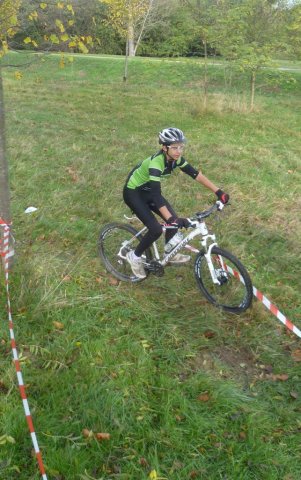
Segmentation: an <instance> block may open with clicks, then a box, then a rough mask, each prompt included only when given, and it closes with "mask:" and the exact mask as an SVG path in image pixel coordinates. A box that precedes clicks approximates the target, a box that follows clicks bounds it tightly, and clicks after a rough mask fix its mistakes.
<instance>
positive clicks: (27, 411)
mask: <svg viewBox="0 0 301 480" xmlns="http://www.w3.org/2000/svg"><path fill="white" fill-rule="evenodd" d="M0 226H1V227H3V229H4V235H3V250H2V252H1V255H2V256H3V257H4V270H5V288H6V305H7V312H8V325H9V335H10V343H11V350H12V356H13V362H14V365H15V369H16V374H17V380H18V385H19V391H20V396H21V399H22V403H23V408H24V412H25V417H26V421H27V425H28V429H29V431H30V436H31V441H32V444H33V447H34V451H35V455H36V459H37V462H38V466H39V469H40V473H41V475H42V479H43V480H47V475H46V472H45V467H44V464H43V460H42V455H41V452H40V449H39V445H38V441H37V437H36V434H35V431H34V425H33V420H32V416H31V413H30V409H29V405H28V401H27V397H26V392H25V386H24V382H23V377H22V372H21V367H20V361H19V356H18V351H17V347H16V341H15V334H14V325H13V319H12V313H11V302H10V293H9V260H8V259H9V257H10V256H11V251H9V238H10V229H9V226H8V225H7V224H6V223H5V222H4V221H3V220H2V219H1V218H0Z"/></svg>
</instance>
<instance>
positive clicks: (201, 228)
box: [118, 220, 226, 285]
mask: <svg viewBox="0 0 301 480" xmlns="http://www.w3.org/2000/svg"><path fill="white" fill-rule="evenodd" d="M190 222H191V226H192V227H194V229H193V230H192V231H191V232H189V233H188V235H186V236H185V237H184V238H183V239H182V240H181V242H179V244H178V245H176V246H175V247H174V248H173V250H172V251H171V252H170V253H168V254H167V255H164V257H163V258H162V259H161V258H160V254H159V249H158V246H157V243H156V242H154V243H153V244H152V247H153V251H154V257H155V260H156V261H157V262H159V263H160V264H161V265H162V267H165V266H166V265H167V264H168V262H169V261H170V260H172V258H173V257H174V256H175V255H176V254H177V253H178V252H179V251H180V250H181V249H182V248H186V249H187V250H190V251H192V252H194V253H199V252H200V250H198V249H197V248H195V247H191V246H190V245H188V244H189V242H190V241H191V240H193V239H194V238H195V237H197V236H200V237H202V238H201V240H200V243H201V245H202V247H203V248H204V249H205V252H206V253H205V254H204V256H205V258H206V261H207V263H208V268H209V271H210V274H211V278H212V281H213V283H215V284H217V285H220V284H221V282H220V281H219V280H218V276H217V273H216V269H215V268H214V266H213V263H212V259H211V251H212V248H213V247H214V246H217V243H216V236H215V235H214V234H209V232H208V229H207V226H206V224H205V222H204V220H201V221H199V220H191V221H190ZM146 231H147V227H143V228H142V229H141V230H140V231H139V232H137V234H136V235H135V237H133V240H134V238H136V237H138V236H140V235H143V234H144V233H145V232H146ZM163 231H166V227H165V226H163ZM133 240H130V241H126V242H123V243H122V245H121V248H120V250H119V252H118V256H119V257H120V258H122V259H126V258H125V256H124V255H123V254H122V251H123V249H124V247H125V246H126V245H129V244H131V243H132V241H133ZM142 258H143V260H144V257H143V256H142ZM144 263H145V266H147V262H146V261H145V260H144ZM220 263H221V265H220V266H221V269H223V271H225V268H226V267H225V265H224V262H223V259H222V258H220Z"/></svg>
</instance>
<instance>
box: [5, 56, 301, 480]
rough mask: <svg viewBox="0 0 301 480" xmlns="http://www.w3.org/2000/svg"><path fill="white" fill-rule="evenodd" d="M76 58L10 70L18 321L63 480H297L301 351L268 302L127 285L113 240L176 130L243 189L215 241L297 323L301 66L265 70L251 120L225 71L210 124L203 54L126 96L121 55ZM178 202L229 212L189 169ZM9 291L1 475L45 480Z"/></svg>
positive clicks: (178, 271)
mask: <svg viewBox="0 0 301 480" xmlns="http://www.w3.org/2000/svg"><path fill="white" fill-rule="evenodd" d="M19 58H22V59H23V60H24V61H26V59H27V57H23V56H22V57H19V56H16V55H15V56H13V57H12V58H11V59H10V61H11V62H15V63H18V62H19ZM65 63H66V65H65V68H60V67H59V65H58V58H57V57H55V58H54V57H46V58H44V60H43V61H42V62H40V61H36V62H35V63H34V64H32V65H31V66H29V67H27V68H25V69H24V68H23V69H22V78H21V79H18V78H17V77H19V75H16V71H18V70H21V69H14V70H12V69H8V70H5V72H4V79H5V82H4V85H5V100H6V128H7V132H6V136H7V147H8V158H9V162H10V181H11V199H12V216H13V225H14V227H13V228H14V235H15V237H16V260H15V265H14V268H13V270H12V272H11V277H10V278H11V295H12V310H13V319H14V325H15V334H16V340H17V345H18V351H19V354H20V357H21V366H22V372H23V376H24V380H25V383H26V391H27V394H28V399H29V404H30V407H31V411H32V415H33V419H34V424H35V428H36V432H37V436H38V440H39V444H40V448H41V450H42V454H43V459H44V462H45V465H46V469H47V475H48V478H49V479H50V480H77V479H78V480H90V479H98V480H100V479H120V480H125V479H131V480H143V479H149V478H150V479H153V480H156V479H157V480H163V479H168V480H187V479H204V480H208V479H210V480H221V479H223V480H226V479H227V480H255V479H256V480H276V479H277V480H299V479H300V477H301V464H300V453H301V452H300V429H301V422H300V411H301V403H300V398H301V391H300V354H301V350H300V348H301V347H300V339H298V338H297V337H296V336H294V335H293V334H291V333H288V332H287V331H286V330H285V328H284V327H283V326H282V325H281V324H280V323H279V322H278V320H277V319H276V318H275V317H273V316H272V315H271V314H270V313H269V312H267V311H266V310H265V309H264V307H263V306H262V305H261V304H260V303H259V302H256V301H254V304H253V307H252V309H250V310H249V311H247V312H246V313H245V314H243V315H241V316H239V317H236V316H231V315H227V314H225V313H222V312H220V311H217V310H216V309H215V308H214V307H212V306H211V305H210V304H209V303H207V302H206V300H205V299H204V298H203V297H202V296H201V294H200V292H198V290H197V286H196V283H195V280H194V277H193V269H192V266H188V265H187V266H185V267H182V268H175V267H170V268H167V269H166V272H165V276H164V277H163V278H156V277H151V278H149V279H148V280H147V282H142V283H141V284H139V285H134V286H133V285H128V284H124V283H119V284H117V283H116V282H114V281H113V280H112V278H111V277H110V276H109V275H108V274H106V272H105V270H104V268H103V266H102V265H101V263H100V261H99V258H98V256H97V237H98V232H99V230H100V228H101V226H102V225H104V224H105V223H107V222H109V221H112V220H121V219H122V217H123V214H124V213H127V209H126V207H125V205H124V204H123V202H122V188H123V184H124V181H125V178H126V176H127V173H128V172H129V170H130V169H131V168H132V167H133V166H134V165H135V164H136V163H138V162H139V161H140V160H142V159H144V158H146V157H147V156H148V155H150V154H152V153H154V152H155V151H156V150H157V148H158V147H157V133H158V131H159V130H160V129H162V128H163V127H165V126H168V125H176V126H178V127H180V128H182V129H183V130H184V131H185V133H186V134H187V137H188V139H189V142H188V146H187V152H186V157H187V159H189V161H190V162H191V163H192V164H193V165H194V166H195V167H197V168H201V169H202V171H203V173H205V175H207V176H208V177H209V178H210V179H211V180H212V181H214V183H216V184H217V185H219V186H221V187H222V188H224V189H225V190H226V191H227V192H229V193H230V195H231V207H229V208H228V209H226V212H225V214H224V215H223V216H222V217H221V220H220V221H219V222H215V221H214V222H212V223H211V225H212V228H213V229H214V231H215V232H216V233H217V235H218V240H219V244H220V245H221V246H224V247H225V248H227V249H229V250H231V251H232V252H233V253H234V254H236V255H237V256H238V257H239V258H240V259H241V261H242V262H243V263H244V264H245V266H246V267H247V268H248V270H249V272H250V274H251V276H252V280H253V283H254V285H255V286H256V287H257V288H258V289H259V290H261V291H263V292H264V294H266V296H267V297H268V298H270V299H271V300H272V301H273V302H274V303H275V304H276V305H277V306H278V307H279V308H280V310H281V311H283V312H284V313H285V314H286V315H287V316H288V317H289V318H290V319H291V320H292V321H293V322H294V323H295V324H296V325H297V326H298V327H299V328H301V307H300V269H301V255H300V235H301V226H300V208H301V188H300V184H301V181H300V180H301V178H300V177H301V175H300V156H301V142H300V140H301V133H300V125H301V108H300V107H301V73H300V72H299V71H298V70H296V71H294V70H291V71H289V72H283V71H279V70H270V71H269V70H266V71H265V72H264V73H263V74H261V75H260V76H259V78H258V85H259V87H260V88H259V89H258V92H257V96H256V108H255V111H254V112H252V113H250V112H249V109H248V103H249V100H248V95H249V92H248V78H246V77H245V76H244V75H243V74H242V73H238V72H236V73H235V72H234V73H232V74H230V72H229V70H228V69H226V66H220V65H215V66H214V65H211V66H209V101H208V108H207V110H206V111H204V108H203V97H202V96H203V89H202V85H203V75H204V67H203V64H202V63H201V62H200V61H198V60H187V61H175V60H174V61H170V60H164V59H162V60H156V61H154V60H152V59H139V58H136V59H133V61H131V62H130V65H129V80H128V83H127V84H124V83H123V82H122V76H123V59H122V58H106V57H105V58H90V57H86V58H80V57H78V58H76V59H75V61H74V62H72V63H71V62H69V60H68V58H67V59H66V62H65ZM283 65H287V64H285V63H284V64H283ZM289 66H290V68H293V67H295V66H296V68H300V64H299V65H291V64H290V65H289ZM164 192H165V194H166V196H167V198H169V199H170V200H171V201H172V203H173V204H174V206H175V208H176V209H177V210H178V211H179V212H180V214H181V216H188V215H191V214H192V213H194V212H196V211H198V210H200V209H203V208H206V207H208V206H210V205H211V204H212V202H213V201H214V198H213V195H212V194H211V193H210V192H209V191H207V190H205V189H204V188H202V187H200V185H199V184H196V183H194V182H193V181H192V180H191V179H190V178H188V177H187V176H185V175H182V174H181V173H177V174H176V175H175V177H174V178H173V179H172V181H169V182H167V183H166V185H164ZM28 206H35V207H37V208H38V210H37V211H36V212H35V213H33V214H25V213H24V211H25V209H26V208H27V207H28ZM209 224H210V222H209ZM1 292H2V293H1V311H2V324H1V333H0V336H1V342H0V352H1V367H2V368H1V377H0V410H1V417H0V478H1V479H2V478H3V479H4V480H29V479H30V480H36V479H38V478H40V475H39V472H38V468H37V464H36V461H35V459H34V457H33V455H32V445H31V440H30V436H29V433H28V430H27V424H26V421H25V417H24V413H23V408H22V403H21V400H20V396H19V392H18V388H17V380H16V374H15V370H14V366H13V364H12V360H11V349H10V342H9V336H8V325H7V321H6V314H5V293H4V282H2V289H1ZM85 430H88V431H90V432H94V433H109V434H110V439H105V440H102V441H99V440H97V438H96V437H95V436H94V434H92V433H91V434H90V435H88V434H87V432H86V431H85ZM83 431H84V432H83ZM87 435H88V436H87Z"/></svg>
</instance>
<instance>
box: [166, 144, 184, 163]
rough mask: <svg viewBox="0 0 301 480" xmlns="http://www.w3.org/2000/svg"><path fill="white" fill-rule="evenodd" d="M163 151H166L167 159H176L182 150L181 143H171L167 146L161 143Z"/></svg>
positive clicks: (182, 145)
mask: <svg viewBox="0 0 301 480" xmlns="http://www.w3.org/2000/svg"><path fill="white" fill-rule="evenodd" d="M163 151H164V152H166V155H167V160H171V161H172V160H178V158H180V157H181V156H182V153H183V151H184V144H183V143H173V144H172V145H170V146H169V147H166V146H165V145H163Z"/></svg>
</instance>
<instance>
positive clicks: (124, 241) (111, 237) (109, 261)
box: [98, 223, 152, 283]
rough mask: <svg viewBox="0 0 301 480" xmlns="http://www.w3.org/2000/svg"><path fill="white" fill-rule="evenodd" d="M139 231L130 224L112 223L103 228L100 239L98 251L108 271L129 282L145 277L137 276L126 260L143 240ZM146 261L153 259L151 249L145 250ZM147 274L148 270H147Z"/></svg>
mask: <svg viewBox="0 0 301 480" xmlns="http://www.w3.org/2000/svg"><path fill="white" fill-rule="evenodd" d="M137 234H138V231H137V230H136V229H135V228H134V227H132V226H131V225H128V224H123V223H110V224H108V225H105V227H104V228H103V229H102V230H101V232H100V235H99V241H98V251H99V255H100V258H101V259H102V261H103V263H104V265H105V267H106V269H107V270H108V272H110V273H112V275H114V277H116V278H118V280H123V281H127V282H133V283H136V282H139V281H141V280H143V279H141V278H137V277H136V276H135V275H134V274H133V272H132V269H131V267H130V265H129V263H128V261H127V260H126V258H125V256H126V254H127V253H128V252H129V251H130V250H135V248H136V247H137V245H138V244H139V242H140V240H141V238H142V237H141V235H137ZM143 257H144V258H145V259H146V261H149V260H151V258H152V254H151V251H150V249H148V250H146V251H145V252H144V255H143ZM146 275H148V271H147V270H146Z"/></svg>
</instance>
